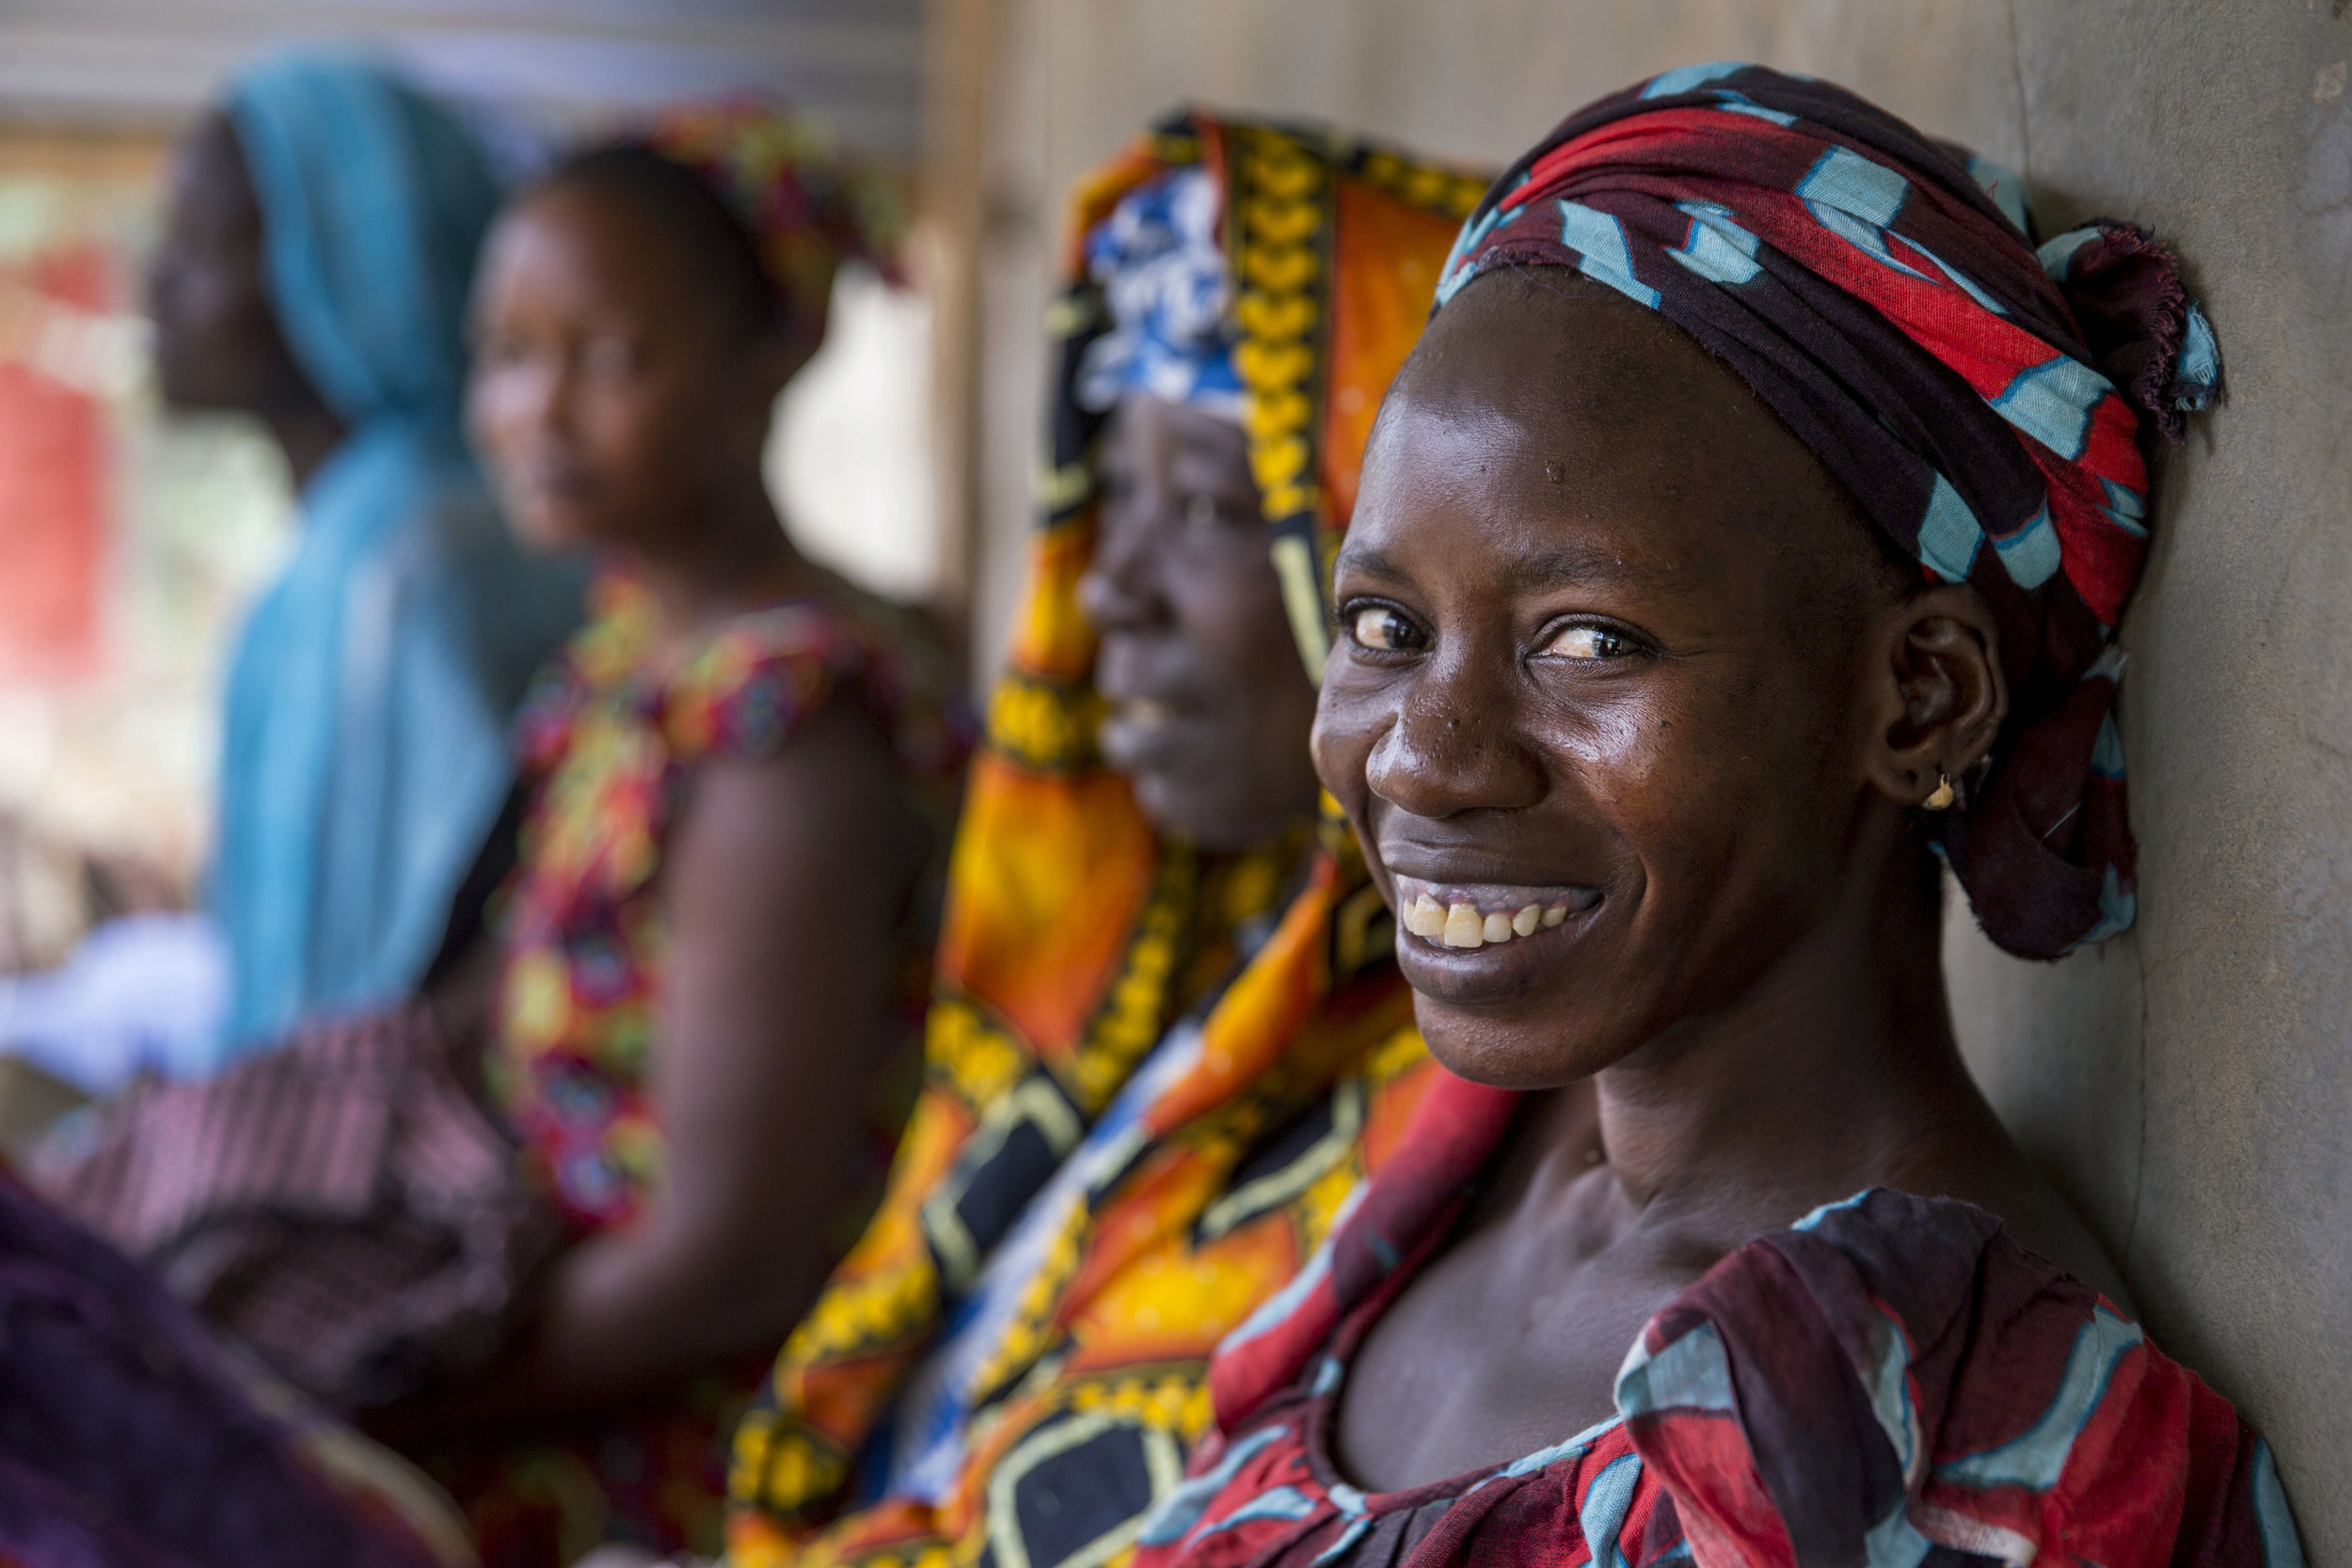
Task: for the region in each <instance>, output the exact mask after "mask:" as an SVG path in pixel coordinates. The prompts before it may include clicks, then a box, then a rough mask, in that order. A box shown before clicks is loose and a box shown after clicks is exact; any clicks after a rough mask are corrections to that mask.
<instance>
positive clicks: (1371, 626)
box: [1347, 604, 1428, 654]
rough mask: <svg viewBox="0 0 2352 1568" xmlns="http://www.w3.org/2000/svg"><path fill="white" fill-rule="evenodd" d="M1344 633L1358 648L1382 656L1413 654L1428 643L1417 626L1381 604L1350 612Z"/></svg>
mask: <svg viewBox="0 0 2352 1568" xmlns="http://www.w3.org/2000/svg"><path fill="white" fill-rule="evenodd" d="M1347 634H1348V636H1350V637H1352V638H1354V639H1355V640H1356V645H1357V646H1358V647H1359V648H1370V649H1372V650H1373V651H1374V652H1375V653H1383V654H1403V653H1412V652H1415V651H1416V650H1418V649H1420V648H1422V646H1424V645H1425V644H1426V642H1427V641H1428V640H1427V639H1426V638H1424V637H1422V632H1421V628H1420V627H1419V626H1415V625H1413V623H1412V622H1410V621H1408V620H1406V618H1405V616H1404V615H1403V614H1402V613H1400V612H1399V611H1397V610H1391V609H1390V608H1389V607H1388V606H1387V605H1384V604H1369V605H1365V606H1364V607H1362V608H1361V609H1359V610H1355V611H1353V612H1351V613H1350V614H1349V616H1348V618H1347Z"/></svg>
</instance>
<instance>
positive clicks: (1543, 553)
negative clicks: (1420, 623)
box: [1335, 545, 1673, 592]
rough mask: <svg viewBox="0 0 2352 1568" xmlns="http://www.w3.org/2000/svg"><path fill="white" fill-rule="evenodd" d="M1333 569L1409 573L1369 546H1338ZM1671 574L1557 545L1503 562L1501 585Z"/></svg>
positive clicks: (1404, 577) (1389, 576)
mask: <svg viewBox="0 0 2352 1568" xmlns="http://www.w3.org/2000/svg"><path fill="white" fill-rule="evenodd" d="M1335 564H1336V567H1337V568H1340V569H1344V570H1347V571H1352V572H1361V573H1362V574H1364V575H1365V576H1367V577H1373V578H1382V579H1384V580H1386V581H1389V582H1398V583H1401V582H1406V581H1409V580H1410V579H1411V577H1412V574H1411V573H1409V572H1407V571H1406V570H1405V569H1404V568H1403V567H1401V566H1399V565H1398V564H1397V563H1396V562H1394V561H1391V559H1390V558H1389V557H1387V556H1386V555H1383V554H1382V553H1381V552H1380V551H1378V550H1376V549H1374V548H1373V547H1372V546H1369V545H1344V546H1341V549H1340V554H1339V560H1338V562H1336V563H1335ZM1672 575H1673V574H1669V573H1661V572H1657V571H1652V570H1644V569H1642V568H1639V567H1635V566H1630V565H1628V564H1627V563H1626V562H1625V561H1624V560H1623V559H1621V558H1620V557H1619V556H1618V555H1617V554H1616V552H1614V551H1613V550H1608V549H1604V548H1601V547H1600V546H1596V545H1560V546H1554V547H1552V548H1549V549H1542V550H1529V551H1528V552H1526V553H1525V554H1523V555H1519V556H1517V557H1514V558H1513V559H1512V560H1511V561H1509V562H1505V563H1504V565H1503V568H1502V586H1503V587H1504V588H1506V589H1509V590H1511V591H1513V592H1529V591H1534V592H1540V591H1542V590H1544V589H1548V588H1567V587H1574V586H1576V585H1578V584H1581V583H1634V582H1653V581H1656V580H1659V579H1660V578H1670V577H1671V576H1672Z"/></svg>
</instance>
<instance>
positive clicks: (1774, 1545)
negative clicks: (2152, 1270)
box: [1617, 1191, 2303, 1568]
mask: <svg viewBox="0 0 2352 1568" xmlns="http://www.w3.org/2000/svg"><path fill="white" fill-rule="evenodd" d="M1617 1403H1618V1408H1619V1409H1620V1410H1621V1411H1622V1412H1623V1413H1624V1414H1625V1416H1626V1418H1627V1422H1628V1427H1629V1431H1630V1433H1631V1434H1632V1437H1633V1441H1634V1445H1635V1447H1636V1449H1638V1451H1639V1452H1640V1453H1641V1455H1642V1458H1643V1460H1644V1462H1645V1465H1648V1466H1649V1467H1650V1468H1651V1469H1652V1470H1653V1471H1654V1472H1655V1473H1656V1474H1657V1476H1658V1478H1659V1479H1660V1481H1662V1482H1663V1484H1664V1485H1665V1487H1666V1489H1667V1491H1668V1492H1669V1493H1670V1494H1671V1495H1672V1497H1674V1499H1675V1503H1676V1506H1677V1512H1678V1513H1679V1516H1680V1519H1681V1523H1682V1526H1683V1529H1684V1531H1685V1533H1686V1535H1687V1538H1688V1540H1689V1542H1690V1544H1691V1548H1692V1556H1693V1558H1694V1559H1695V1560H1696V1562H1697V1563H1698V1564H1699V1565H1700V1568H1717V1565H1728V1564H1733V1563H1740V1564H1750V1563H1754V1564H1788V1565H1791V1568H1793V1565H1794V1564H1798V1563H1815V1562H1832V1561H1836V1562H1862V1563H1868V1564H1871V1565H1873V1568H1876V1565H1879V1564H1899V1565H1900V1568H1913V1565H1915V1564H1919V1563H1924V1562H1928V1561H1930V1560H1934V1561H1935V1562H1936V1563H1938V1564H1953V1565H1957V1564H1960V1563H1976V1562H1982V1563H1995V1562H1997V1563H2008V1564H2015V1565H2019V1568H2024V1565H2026V1564H2042V1563H2047V1564H2053V1565H2057V1564H2065V1565H2068V1568H2073V1565H2074V1564H2077V1563H2081V1562H2096V1563H2098V1564H2100V1565H2101V1568H2163V1565H2166V1564H2173V1565H2178V1568H2190V1565H2197V1568H2224V1565H2226V1568H2302V1562H2303V1555H2302V1548H2301V1545H2300V1543H2299V1539H2298V1537H2297V1535H2296V1528H2295V1523H2294V1519H2293V1516H2292V1515H2291V1513H2289V1512H2288V1509H2287V1505H2286V1498H2285V1495H2284V1492H2283V1490H2282V1488H2281V1487H2280V1483H2279V1478H2278V1472H2277V1466H2276V1465H2275V1463H2274V1462H2273V1460H2272V1457H2271V1454H2270V1450H2269V1449H2268V1448H2267V1447H2266V1446H2265V1444H2264V1443H2263V1441H2262V1440H2261V1439H2260V1438H2259V1437H2257V1436H2256V1435H2255V1434H2254V1433H2253V1432H2252V1430H2251V1429H2250V1428H2249V1427H2248V1425H2247V1424H2246V1423H2245V1421H2244V1420H2242V1419H2241V1418H2239V1417H2238V1415H2237V1413H2236V1412H2235V1411H2234V1410H2233V1409H2232V1408H2231V1407H2230V1405H2229V1403H2228V1402H2226V1401H2224V1400H2223V1399H2221V1397H2220V1396H2219V1395H2217V1394H2216V1393H2214V1392H2213V1390H2211V1389H2210V1388H2208V1387H2206V1386H2204V1384H2203V1383H2201V1381H2199V1379H2198V1378H2197V1376H2196V1375H2195V1374H2194V1373H2192V1372H2190V1371H2188V1370H2186V1369H2185V1368H2183V1367H2181V1366H2180V1365H2178V1364H2177V1363H2175V1362H2173V1361H2170V1360H2169V1359H2168V1358H2166V1357H2165V1356H2164V1355H2163V1354H2161V1353H2159V1352H2158V1351H2157V1350H2156V1349H2155V1348H2154V1347H2153V1345H2151V1344H2150V1343H2149V1342H2148V1338H2147V1336H2146V1335H2145V1334H2144V1333H2143V1332H2142V1331H2141V1329H2140V1327H2139V1325H2138V1324H2137V1323H2133V1322H2131V1321H2130V1320H2128V1319H2126V1318H2124V1317H2123V1316H2122V1314H2120V1313H2119V1312H2117V1311H2116V1310H2115V1308H2114V1307H2112V1306H2111V1305H2110V1304H2108V1303H2107V1302H2106V1300H2104V1299H2103V1298H2101V1297H2100V1296H2098V1295H2097V1294H2096V1293H2095V1292H2094V1291H2091V1290H2090V1289H2089V1288H2088V1287H2086V1286H2084V1285H2082V1284H2080V1283H2078V1282H2076V1281H2074V1280H2073V1279H2071V1278H2069V1277H2068V1276H2066V1275H2063V1274H2062V1273H2060V1272H2059V1271H2058V1269H2057V1267H2056V1266H2055V1265H2052V1264H2049V1263H2046V1262H2043V1261H2042V1260H2041V1259H2035V1258H2033V1257H2031V1256H2030V1255H2028V1254H2026V1252H2024V1251H2023V1250H2021V1249H2020V1248H2019V1247H2017V1246H2016V1244H2015V1243H2012V1242H2010V1240H2009V1239H2008V1237H2006V1236H2005V1235H2003V1234H2001V1232H2000V1227H1999V1222H1998V1221H1997V1220H1995V1219H1994V1218H1993V1217H1992V1216H1991V1215H1989V1214H1986V1213H1985V1212H1982V1211H1981V1210H1978V1209H1975V1208H1972V1207H1970V1206H1968V1205H1965V1204H1960V1203H1953V1202H1949V1201H1943V1200H1931V1199H1925V1198H1918V1197H1913V1196H1907V1195H1904V1194H1899V1193H1891V1192H1884V1191H1874V1192H1870V1193H1866V1194H1864V1195H1862V1196H1859V1197H1856V1198H1853V1199H1851V1200H1849V1201H1848V1202H1846V1203H1843V1204H1837V1205H1833V1206H1831V1207H1829V1208H1827V1209H1824V1210H1822V1211H1820V1212H1817V1213H1816V1214H1814V1215H1812V1216H1810V1217H1809V1218H1808V1219H1807V1220H1805V1221H1804V1223H1803V1224H1801V1225H1799V1226H1797V1227H1794V1228H1792V1229H1790V1230H1786V1231H1781V1232H1777V1233H1775V1234H1773V1235H1771V1236H1767V1237H1764V1238H1762V1239H1760V1240H1758V1241H1756V1242H1755V1243H1751V1244H1750V1245H1748V1246H1746V1247H1743V1248H1741V1249H1740V1251H1739V1252H1737V1253H1735V1254H1733V1255H1732V1256H1731V1257H1730V1258H1728V1259H1725V1260H1724V1262H1723V1263H1722V1264H1721V1265H1719V1266H1718V1267H1716V1268H1715V1269H1714V1270H1712V1271H1710V1272H1709V1273H1708V1275H1707V1276H1706V1278H1704V1279H1702V1280H1701V1281H1700V1282H1699V1283H1698V1284H1697V1285H1695V1286H1693V1287H1692V1289H1691V1290H1689V1291H1685V1292H1684V1293H1683V1294H1682V1295H1681V1296H1679V1297H1678V1298H1677V1300H1676V1302H1675V1303H1674V1305H1673V1306H1671V1307H1668V1308H1667V1309H1666V1310H1665V1311H1664V1312H1661V1313H1660V1314H1659V1315H1658V1317H1656V1318H1655V1319H1653V1320H1652V1321H1651V1323H1649V1325H1648V1326H1647V1327H1646V1328H1645V1330H1644V1332H1643V1335H1642V1338H1641V1339H1640V1341H1639V1342H1638V1343H1637V1344H1636V1345H1635V1347H1634V1350H1633V1353H1632V1354H1631V1355H1629V1357H1628V1360H1627V1364H1626V1367H1625V1370H1623V1371H1622V1372H1621V1373H1620V1374H1619V1378H1618V1383H1617Z"/></svg>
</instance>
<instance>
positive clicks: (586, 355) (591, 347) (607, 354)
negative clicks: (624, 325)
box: [580, 335, 643, 380]
mask: <svg viewBox="0 0 2352 1568" xmlns="http://www.w3.org/2000/svg"><path fill="white" fill-rule="evenodd" d="M642 358H643V356H641V355H640V354H639V353H638V352H637V345H636V344H635V343H632V342H630V341H628V339H626V338H619V337H611V336H602V335H600V336H597V337H595V338H591V339H589V340H588V346H587V348H586V350H585V351H583V352H582V353H581V355H580V368H581V369H582V370H584V371H586V372H588V374H589V375H591V376H594V377H596V378H597V379H599V380H601V379H604V378H607V377H610V378H612V379H613V380H620V379H622V378H624V377H627V376H630V375H634V374H636V373H637V371H638V369H639V365H640V362H641V360H642Z"/></svg>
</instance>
